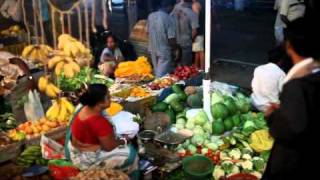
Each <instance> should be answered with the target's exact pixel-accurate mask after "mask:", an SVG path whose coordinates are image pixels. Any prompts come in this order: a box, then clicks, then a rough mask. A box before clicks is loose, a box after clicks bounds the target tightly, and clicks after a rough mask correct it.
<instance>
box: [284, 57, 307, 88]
mask: <svg viewBox="0 0 320 180" xmlns="http://www.w3.org/2000/svg"><path fill="white" fill-rule="evenodd" d="M312 63H313V59H312V58H307V59H305V60H302V61H301V62H299V63H297V64H295V65H294V66H293V67H292V68H291V69H290V71H289V72H288V74H287V76H286V78H285V80H284V83H287V82H288V81H290V80H292V79H296V78H300V77H303V76H304V75H305V74H306V71H308V67H309V66H310V65H311V64H312Z"/></svg>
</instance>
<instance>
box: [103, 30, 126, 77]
mask: <svg viewBox="0 0 320 180" xmlns="http://www.w3.org/2000/svg"><path fill="white" fill-rule="evenodd" d="M106 45H107V47H106V48H104V50H103V51H102V54H101V56H100V62H99V66H98V67H99V70H100V71H101V73H102V74H104V75H105V76H108V77H109V76H112V75H113V72H114V70H115V68H116V66H117V65H118V64H119V63H120V62H121V61H123V60H124V58H123V55H122V53H121V51H120V49H119V48H118V47H117V44H116V41H115V37H114V36H113V35H111V34H110V35H108V36H107V38H106Z"/></svg>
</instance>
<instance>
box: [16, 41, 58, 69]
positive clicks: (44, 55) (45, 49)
mask: <svg viewBox="0 0 320 180" xmlns="http://www.w3.org/2000/svg"><path fill="white" fill-rule="evenodd" d="M52 51H53V49H52V48H51V47H50V46H48V45H45V44H40V45H28V46H27V47H25V48H24V49H23V51H22V57H23V58H25V59H28V60H31V61H32V62H34V63H42V64H47V60H48V56H49V55H50V54H51V53H52Z"/></svg>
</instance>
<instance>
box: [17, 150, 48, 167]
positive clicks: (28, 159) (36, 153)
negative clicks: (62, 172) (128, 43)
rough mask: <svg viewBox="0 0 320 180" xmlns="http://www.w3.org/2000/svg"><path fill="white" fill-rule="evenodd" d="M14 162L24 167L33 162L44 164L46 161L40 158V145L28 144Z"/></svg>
mask: <svg viewBox="0 0 320 180" xmlns="http://www.w3.org/2000/svg"><path fill="white" fill-rule="evenodd" d="M16 164H17V165H18V166H24V167H29V166H31V165H33V164H37V165H42V166H46V165H47V164H48V161H47V160H46V159H44V158H42V153H41V147H40V146H28V147H26V149H25V150H24V151H23V152H22V153H21V155H20V156H19V157H18V159H17V161H16Z"/></svg>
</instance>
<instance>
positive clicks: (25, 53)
mask: <svg viewBox="0 0 320 180" xmlns="http://www.w3.org/2000/svg"><path fill="white" fill-rule="evenodd" d="M33 48H34V46H33V45H29V46H27V47H25V48H24V49H23V51H22V55H21V56H22V57H23V58H26V59H28V58H29V55H30V53H31V52H32V50H33Z"/></svg>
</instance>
